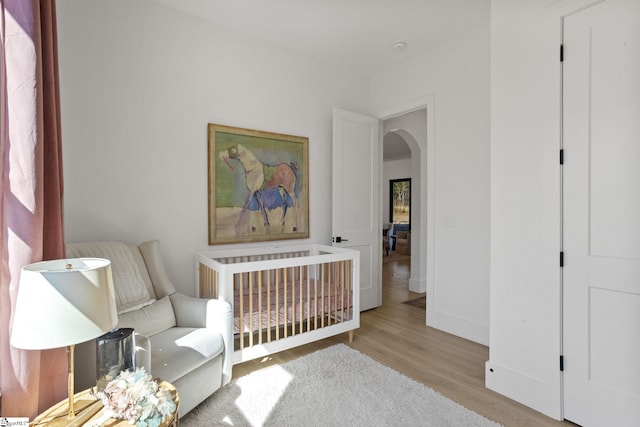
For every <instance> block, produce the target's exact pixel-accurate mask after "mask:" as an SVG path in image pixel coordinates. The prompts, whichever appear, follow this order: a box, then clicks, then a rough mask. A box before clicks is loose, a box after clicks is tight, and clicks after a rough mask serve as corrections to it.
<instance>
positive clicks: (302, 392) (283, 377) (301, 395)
mask: <svg viewBox="0 0 640 427" xmlns="http://www.w3.org/2000/svg"><path fill="white" fill-rule="evenodd" d="M203 381H204V378H203ZM180 426H181V427H200V426H202V427H205V426H206V427H209V426H343V427H344V426H434V427H441V426H451V427H453V426H455V427H464V426H469V427H471V426H473V427H483V426H487V427H489V426H492V427H495V426H499V424H497V423H495V422H493V421H490V420H488V419H487V418H484V417H483V416H481V415H479V414H476V413H475V412H473V411H470V410H469V409H467V408H465V407H463V406H461V405H459V404H457V403H456V402H454V401H452V400H450V399H447V398H446V397H444V396H442V395H441V394H439V393H437V392H436V391H434V390H432V389H430V388H429V387H426V386H425V385H423V384H420V383H418V382H416V381H414V380H412V379H410V378H408V377H406V376H404V375H402V374H400V373H398V372H397V371H394V370H393V369H391V368H388V367H386V366H384V365H381V364H380V363H378V362H376V361H374V360H373V359H371V358H369V357H367V356H365V355H364V354H362V353H360V352H359V351H357V350H354V349H352V348H350V347H348V346H346V345H344V344H337V345H334V346H332V347H329V348H326V349H323V350H319V351H316V352H315V353H312V354H309V355H307V356H303V357H300V358H299V359H295V360H292V361H290V362H287V363H285V364H283V365H274V366H270V367H267V368H263V369H260V370H258V371H254V372H252V373H250V374H249V375H246V376H244V377H240V378H237V379H234V380H233V381H231V383H229V384H227V385H226V386H225V387H223V388H222V389H221V390H218V391H217V392H216V393H215V394H213V395H212V396H211V397H209V398H208V399H207V400H205V401H204V402H203V403H201V404H200V405H199V406H198V407H196V408H195V409H194V410H193V411H191V412H190V413H189V414H187V415H186V416H185V417H184V418H183V419H181V420H180Z"/></svg>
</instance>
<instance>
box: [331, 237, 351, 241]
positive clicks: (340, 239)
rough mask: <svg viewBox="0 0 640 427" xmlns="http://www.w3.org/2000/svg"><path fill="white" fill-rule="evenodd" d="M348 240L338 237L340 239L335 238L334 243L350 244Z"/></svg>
mask: <svg viewBox="0 0 640 427" xmlns="http://www.w3.org/2000/svg"><path fill="white" fill-rule="evenodd" d="M348 241H349V240H348V239H343V238H342V237H340V236H338V237H334V238H333V242H334V243H342V242H348Z"/></svg>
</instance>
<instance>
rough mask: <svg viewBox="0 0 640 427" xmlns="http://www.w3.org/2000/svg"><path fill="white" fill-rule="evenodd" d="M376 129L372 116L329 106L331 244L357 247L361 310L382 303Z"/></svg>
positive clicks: (377, 141)
mask: <svg viewBox="0 0 640 427" xmlns="http://www.w3.org/2000/svg"><path fill="white" fill-rule="evenodd" d="M378 129H379V125H378V120H377V119H375V118H373V117H367V116H363V115H361V114H357V113H352V112H349V111H344V110H338V109H336V110H334V115H333V209H332V212H333V218H332V219H333V237H334V239H335V238H336V237H340V238H341V239H342V241H341V242H339V243H338V242H334V245H335V246H340V247H346V248H350V249H355V250H358V251H360V309H361V310H368V309H371V308H374V307H378V306H379V305H380V304H382V283H381V278H382V273H381V268H382V267H381V263H380V262H379V260H380V257H381V256H382V255H381V253H380V251H381V245H382V241H381V237H380V236H381V235H382V230H381V227H380V225H381V223H380V214H379V211H380V199H379V197H380V186H379V176H380V155H379V152H380V149H379V145H380V142H379V141H380V140H379V134H378ZM376 260H378V261H376Z"/></svg>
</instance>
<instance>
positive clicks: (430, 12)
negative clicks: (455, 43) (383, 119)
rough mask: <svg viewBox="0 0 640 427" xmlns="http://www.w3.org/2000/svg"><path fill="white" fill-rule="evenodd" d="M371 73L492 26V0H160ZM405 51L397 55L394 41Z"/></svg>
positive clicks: (330, 60)
mask: <svg viewBox="0 0 640 427" xmlns="http://www.w3.org/2000/svg"><path fill="white" fill-rule="evenodd" d="M156 1H157V2H160V3H163V4H165V5H168V6H170V7H172V8H175V9H178V10H181V11H184V12H186V13H189V14H192V15H195V16H199V17H201V18H203V19H205V20H208V21H210V22H212V23H215V24H217V25H221V26H224V27H227V28H229V29H232V30H234V31H237V32H240V33H244V34H246V35H249V36H252V37H256V38H258V39H262V40H265V41H267V42H270V43H272V44H275V45H278V46H281V47H284V48H287V49H291V50H293V51H296V52H298V53H301V54H304V55H308V56H310V57H313V58H315V59H317V60H320V61H323V62H327V63H330V64H332V65H334V66H342V67H344V68H345V70H347V71H350V72H354V73H358V74H361V75H363V76H371V75H373V74H376V73H379V72H381V71H383V70H384V69H385V68H388V67H389V66H393V65H397V64H399V63H401V62H403V61H406V60H408V59H411V58H413V57H415V56H417V55H420V54H422V53H424V52H426V51H428V50H430V49H432V48H433V47H434V46H436V45H439V44H442V43H445V42H446V41H448V40H450V39H454V38H456V37H459V36H461V35H462V34H464V33H467V32H469V31H471V30H472V29H473V28H475V27H476V26H479V25H484V24H485V23H486V22H487V21H488V19H489V18H488V17H489V7H490V0H156ZM397 41H404V42H405V43H407V49H406V50H405V51H404V52H397V51H395V50H394V49H393V48H392V45H393V43H394V42H397Z"/></svg>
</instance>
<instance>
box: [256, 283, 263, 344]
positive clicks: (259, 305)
mask: <svg viewBox="0 0 640 427" xmlns="http://www.w3.org/2000/svg"><path fill="white" fill-rule="evenodd" d="M257 274H258V344H262V310H263V308H262V275H263V274H264V272H258V273H257Z"/></svg>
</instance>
